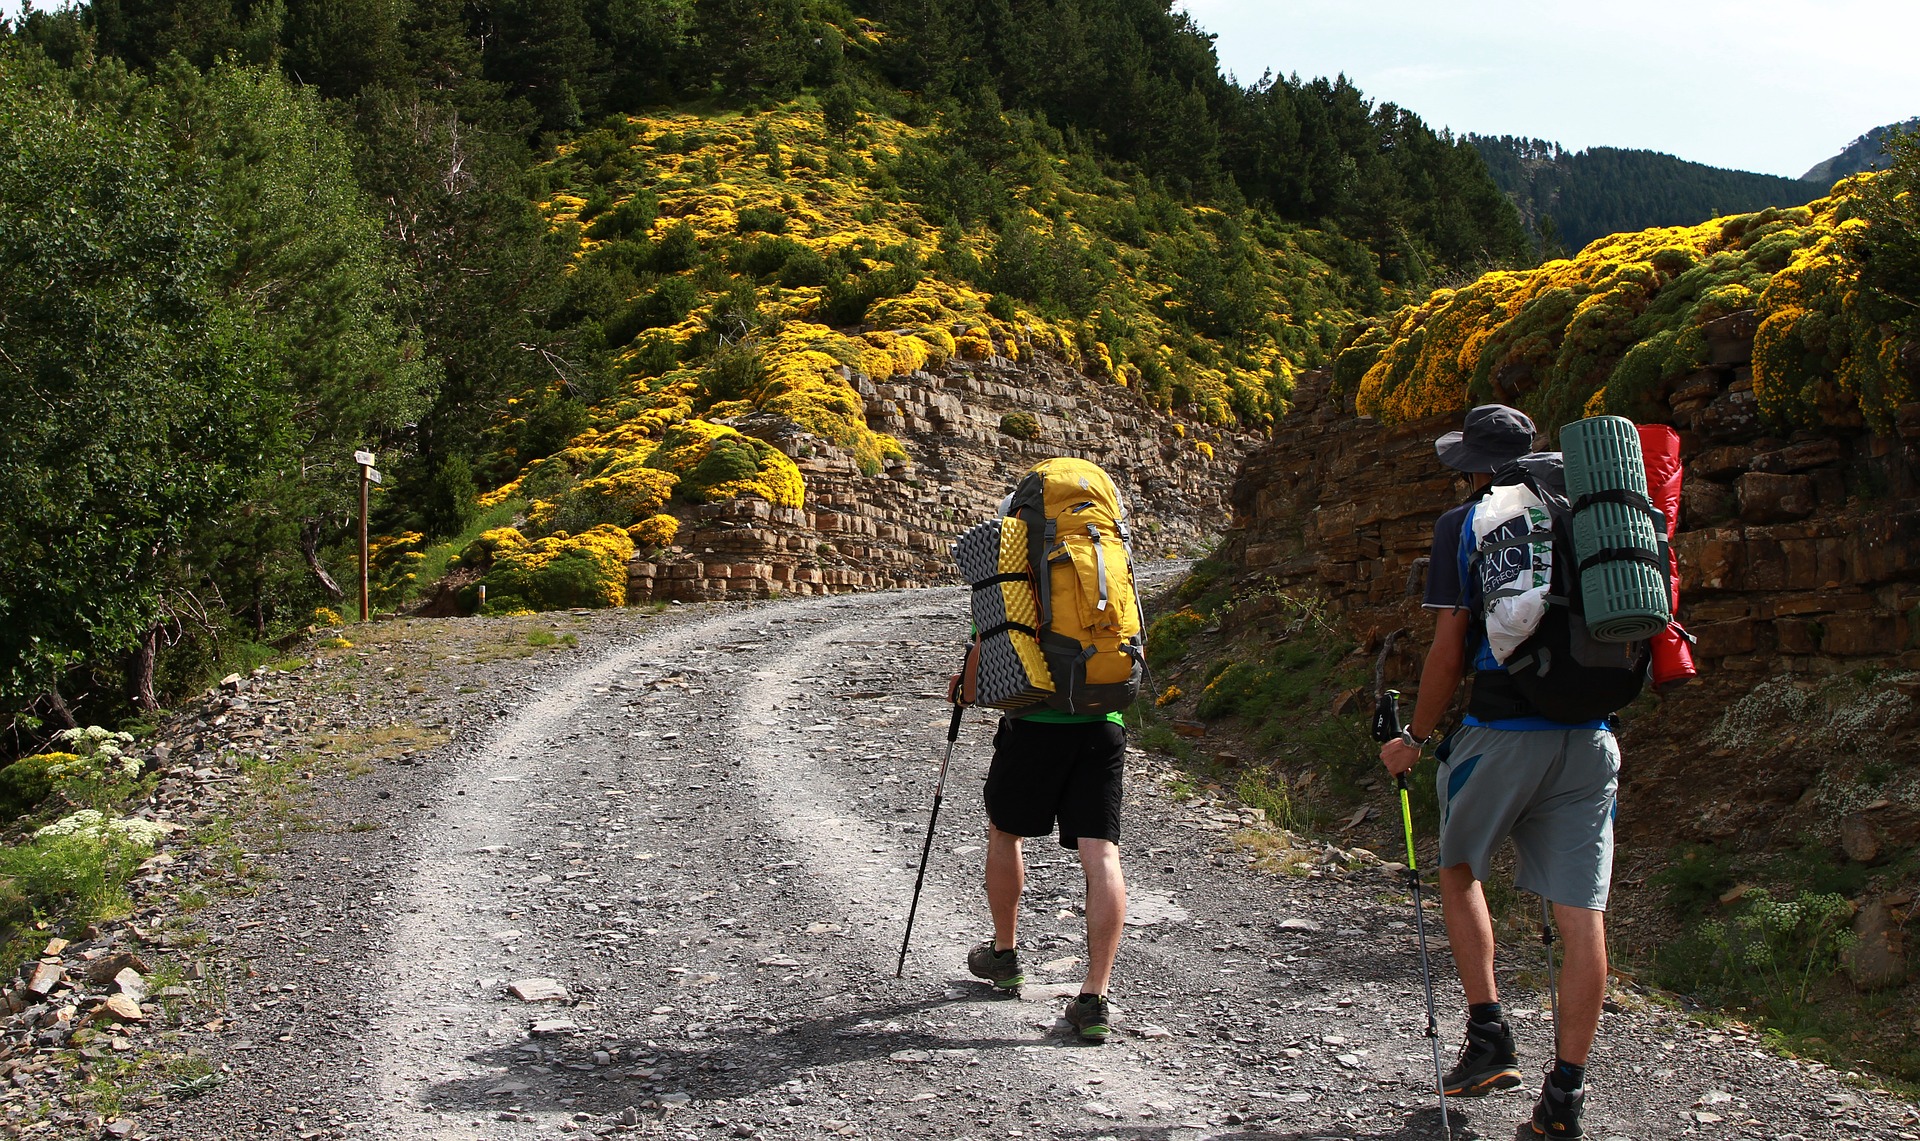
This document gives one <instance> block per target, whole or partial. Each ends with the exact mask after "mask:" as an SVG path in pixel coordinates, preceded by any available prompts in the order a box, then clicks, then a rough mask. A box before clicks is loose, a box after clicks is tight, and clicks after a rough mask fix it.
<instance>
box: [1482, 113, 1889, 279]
mask: <svg viewBox="0 0 1920 1141" xmlns="http://www.w3.org/2000/svg"><path fill="white" fill-rule="evenodd" d="M1467 137H1468V139H1469V140H1471V141H1472V143H1473V145H1474V146H1475V147H1477V148H1478V149H1479V151H1480V155H1481V157H1482V158H1484V159H1485V160H1486V163H1487V169H1488V170H1489V171H1491V172H1492V174H1493V180H1494V181H1495V182H1496V183H1498V184H1499V186H1500V189H1502V190H1504V191H1506V193H1507V196H1508V197H1509V198H1511V199H1512V200H1513V202H1514V205H1515V206H1516V207H1518V208H1519V211H1520V216H1521V219H1522V220H1523V221H1524V222H1525V224H1526V226H1527V227H1528V229H1530V230H1531V231H1532V232H1533V233H1534V235H1535V237H1536V238H1537V240H1538V241H1539V243H1540V246H1541V254H1542V256H1544V257H1555V256H1564V255H1565V254H1567V253H1569V252H1572V251H1576V250H1578V249H1580V248H1581V247H1582V246H1584V245H1586V244H1587V243H1588V242H1591V241H1593V240H1594V239H1596V238H1601V237H1605V236H1606V235H1608V234H1620V233H1630V232H1632V231H1635V230H1645V229H1649V228H1651V227H1654V226H1691V225H1694V224H1695V223H1698V222H1704V221H1706V220H1707V219H1709V218H1718V217H1722V216H1724V215H1728V214H1746V213H1751V212H1753V211H1755V210H1764V209H1766V208H1767V207H1769V206H1800V205H1804V204H1805V203H1807V202H1810V201H1812V200H1813V199H1815V198H1818V197H1820V196H1821V195H1822V194H1825V193H1826V191H1827V188H1828V187H1829V186H1831V185H1832V184H1833V181H1834V178H1838V177H1839V174H1836V175H1834V178H1828V179H1826V180H1825V181H1820V180H1817V179H1814V180H1811V181H1804V180H1801V179H1797V178H1782V177H1778V176H1776V175H1770V174H1753V173H1750V172H1748V171H1744V170H1723V169H1721V168H1719V167H1713V166H1707V165H1705V164H1703V163H1697V162H1687V161H1686V160H1684V159H1678V158H1675V157H1673V156H1672V155H1668V154H1661V153H1659V152H1658V151H1645V150H1623V149H1621V148H1618V147H1591V148H1589V149H1587V150H1581V151H1569V150H1566V149H1564V148H1562V147H1561V146H1560V144H1559V143H1554V142H1548V141H1547V140H1545V139H1526V138H1518V137H1515V136H1512V135H1498V136H1495V135H1469V136H1467ZM1841 173H1853V172H1852V171H1845V172H1841Z"/></svg>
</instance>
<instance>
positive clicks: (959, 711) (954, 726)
mask: <svg viewBox="0 0 1920 1141" xmlns="http://www.w3.org/2000/svg"><path fill="white" fill-rule="evenodd" d="M966 711H967V707H966V706H964V705H961V704H960V703H959V702H957V701H956V702H954V703H953V719H952V720H951V721H948V722H947V744H949V745H951V744H953V743H954V742H955V741H958V740H959V739H960V718H961V716H962V715H963V714H965V713H966Z"/></svg>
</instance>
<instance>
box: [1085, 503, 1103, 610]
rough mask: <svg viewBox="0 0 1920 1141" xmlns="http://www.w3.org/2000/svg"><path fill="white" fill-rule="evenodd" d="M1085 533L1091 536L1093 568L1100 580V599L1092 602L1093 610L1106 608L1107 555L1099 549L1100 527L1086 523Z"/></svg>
mask: <svg viewBox="0 0 1920 1141" xmlns="http://www.w3.org/2000/svg"><path fill="white" fill-rule="evenodd" d="M1087 534H1089V535H1091V536H1093V570H1094V575H1095V576H1096V577H1097V578H1099V580H1100V601H1098V602H1096V603H1094V604H1093V608H1094V609H1095V610H1105V609H1106V608H1107V556H1106V553H1105V552H1103V551H1102V550H1101V549H1100V528H1098V527H1096V526H1094V525H1093V524H1092V523H1089V524H1087Z"/></svg>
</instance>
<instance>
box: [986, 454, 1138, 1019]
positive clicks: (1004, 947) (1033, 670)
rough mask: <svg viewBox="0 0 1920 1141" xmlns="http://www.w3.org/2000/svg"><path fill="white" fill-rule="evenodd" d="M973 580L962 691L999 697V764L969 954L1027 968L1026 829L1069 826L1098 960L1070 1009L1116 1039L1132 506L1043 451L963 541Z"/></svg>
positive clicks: (999, 970)
mask: <svg viewBox="0 0 1920 1141" xmlns="http://www.w3.org/2000/svg"><path fill="white" fill-rule="evenodd" d="M954 557H955V559H956V561H957V562H958V563H959V567H960V573H961V574H962V575H963V576H964V577H965V578H966V579H967V581H968V582H969V583H970V584H971V585H972V616H973V625H974V637H973V642H972V644H971V646H970V647H969V649H968V652H967V658H966V664H965V666H964V668H963V670H962V673H961V674H960V675H959V676H956V677H955V679H954V683H953V692H952V694H951V696H952V699H953V702H954V705H955V708H956V710H957V709H958V708H959V707H960V706H962V705H970V704H979V705H985V706H990V707H993V708H997V709H999V710H1001V711H1002V713H1003V716H1002V717H1001V720H1000V727H999V729H998V730H997V731H996V732H995V733H994V738H993V761H992V765H991V767H990V768H989V770H988V773H987V783H986V809H987V858H986V888H987V907H988V911H989V912H990V913H991V915H992V919H993V937H992V938H991V939H988V940H986V941H985V942H982V943H981V944H980V945H979V946H977V947H974V948H973V950H972V951H971V952H970V953H969V954H968V955H967V967H968V969H969V970H970V971H971V972H972V973H973V974H974V975H975V976H976V977H978V978H980V979H983V980H985V981H986V982H988V983H990V984H991V985H993V986H994V987H996V988H998V989H1001V990H1006V991H1013V990H1016V989H1018V988H1019V986H1020V985H1021V983H1022V982H1024V981H1025V977H1026V976H1025V972H1024V969H1023V968H1022V967H1021V965H1020V952H1019V942H1018V934H1019V932H1018V925H1019V918H1020V895H1021V892H1022V890H1023V889H1024V888H1025V885H1026V863H1025V857H1024V852H1023V842H1024V841H1025V840H1026V839H1028V838H1034V837H1041V836H1046V835H1049V834H1051V833H1053V832H1055V831H1056V829H1057V830H1058V833H1059V838H1060V839H1059V843H1060V846H1061V847H1063V848H1066V849H1068V850H1070V851H1075V852H1077V853H1078V855H1079V857H1080V866H1081V870H1082V871H1083V872H1084V873H1085V876H1086V884H1087V930H1086V939H1087V973H1086V979H1085V981H1084V982H1083V983H1082V985H1081V988H1080V994H1079V995H1078V996H1077V997H1075V998H1073V999H1071V1000H1069V1001H1068V1003H1067V1007H1066V1012H1065V1013H1066V1020H1067V1022H1068V1024H1069V1025H1071V1026H1072V1027H1073V1029H1074V1030H1075V1032H1076V1033H1078V1035H1079V1036H1080V1038H1081V1039H1082V1040H1084V1041H1088V1042H1096V1043H1097V1042H1102V1041H1105V1039H1106V1037H1107V1035H1108V1033H1109V1030H1110V1027H1111V1023H1112V1013H1111V1007H1110V1005H1109V1003H1108V1000H1107V990H1108V986H1109V981H1110V979H1111V977H1112V972H1113V962H1114V958H1115V956H1116V955H1117V953H1118V951H1119V948H1120V935H1121V931H1122V925H1123V924H1124V922H1125V920H1126V916H1127V884H1126V877H1125V875H1124V874H1123V873H1122V871H1121V868H1120V805H1121V798H1122V792H1123V782H1124V777H1125V771H1124V770H1125V763H1126V755H1127V733H1126V722H1125V720H1124V719H1123V717H1122V714H1121V711H1122V710H1124V709H1126V707H1127V706H1129V705H1131V704H1132V703H1133V700H1134V698H1135V697H1136V696H1137V695H1138V694H1139V689H1140V681H1141V677H1142V675H1143V673H1144V670H1145V643H1144V640H1143V639H1144V625H1145V624H1144V622H1143V620H1142V614H1141V610H1140V603H1139V599H1138V597H1137V596H1136V594H1135V592H1134V585H1133V575H1132V569H1131V558H1132V549H1131V536H1130V533H1129V530H1128V526H1127V521H1126V505H1125V503H1124V501H1123V500H1122V498H1121V495H1120V491H1119V489H1118V488H1117V487H1115V486H1114V483H1113V481H1112V480H1111V479H1110V478H1108V476H1107V474H1106V473H1105V472H1104V471H1101V470H1100V468H1099V467H1098V466H1097V465H1095V464H1093V463H1090V462H1088V461H1086V460H1078V459H1070V458H1060V459H1050V460H1043V461H1042V462H1040V463H1039V464H1036V465H1035V466H1034V467H1033V468H1032V470H1030V471H1029V472H1027V474H1026V475H1025V477H1023V478H1022V479H1021V481H1020V482H1019V484H1018V485H1017V486H1016V487H1015V488H1014V491H1013V494H1012V495H1010V496H1008V498H1007V499H1006V500H1005V501H1004V502H1003V503H1002V505H1001V511H1000V515H999V517H997V518H995V519H991V520H988V521H987V522H986V523H983V524H981V525H980V526H978V527H975V528H973V529H972V530H970V531H968V532H967V533H966V534H964V535H962V536H961V537H960V540H959V541H958V542H957V543H956V544H955V546H954Z"/></svg>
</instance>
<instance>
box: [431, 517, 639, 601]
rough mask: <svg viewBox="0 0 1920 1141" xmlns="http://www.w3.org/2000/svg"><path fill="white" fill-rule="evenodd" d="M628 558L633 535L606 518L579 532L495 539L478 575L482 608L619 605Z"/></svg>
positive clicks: (623, 598) (630, 559)
mask: <svg viewBox="0 0 1920 1141" xmlns="http://www.w3.org/2000/svg"><path fill="white" fill-rule="evenodd" d="M487 534H488V535H492V534H496V532H493V531H489V532H487ZM482 538H483V539H484V538H485V536H482ZM475 545H478V543H477V542H476V544H475ZM468 549H469V550H471V549H472V548H471V547H469V548H468ZM632 560H633V540H632V539H631V538H629V537H628V535H627V533H626V531H624V530H622V529H621V528H619V527H615V526H612V525H611V524H608V525H603V526H599V527H595V528H593V529H592V530H591V531H586V532H583V533H582V534H579V535H568V534H566V533H564V532H556V533H555V534H552V535H548V536H547V537H545V538H542V539H534V540H531V541H528V540H526V539H524V538H522V540H521V542H519V543H512V542H506V543H500V544H498V545H496V546H494V547H493V554H492V562H491V565H490V566H489V567H488V568H487V573H486V577H485V578H484V579H483V580H482V581H484V582H485V583H486V587H487V609H488V610H489V611H496V610H510V609H517V608H527V609H533V610H559V609H564V608H567V607H572V606H624V605H626V601H627V564H628V563H629V562H631V561H632Z"/></svg>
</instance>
